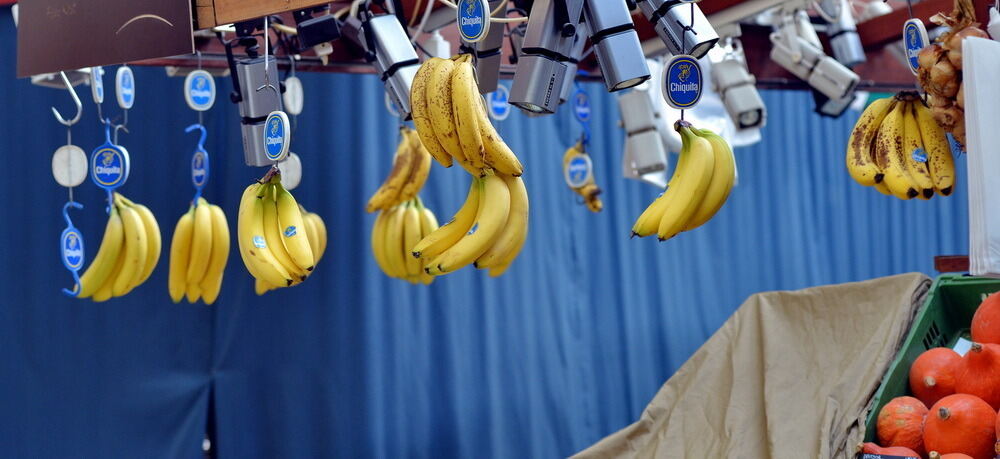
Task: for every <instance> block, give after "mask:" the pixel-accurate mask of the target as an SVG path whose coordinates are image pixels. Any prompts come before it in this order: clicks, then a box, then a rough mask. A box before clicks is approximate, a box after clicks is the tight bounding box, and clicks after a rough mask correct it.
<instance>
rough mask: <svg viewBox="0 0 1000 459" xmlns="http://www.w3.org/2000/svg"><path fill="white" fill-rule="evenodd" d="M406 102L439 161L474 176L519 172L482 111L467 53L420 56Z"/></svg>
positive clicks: (507, 148) (516, 163) (425, 142)
mask: <svg viewBox="0 0 1000 459" xmlns="http://www.w3.org/2000/svg"><path fill="white" fill-rule="evenodd" d="M410 106H411V113H412V115H413V124H414V125H415V126H416V127H417V133H418V134H419V136H420V140H421V141H422V143H423V145H424V146H425V147H426V148H427V151H428V152H430V154H431V156H433V157H434V159H436V160H437V161H438V162H439V163H441V165H442V166H444V167H451V166H452V164H454V163H456V162H457V163H458V164H459V165H460V166H461V167H462V168H464V169H465V170H466V171H468V172H469V173H470V174H472V175H473V176H476V177H482V176H483V174H484V171H485V170H486V169H493V170H495V171H496V172H498V173H501V174H504V175H510V176H515V177H517V176H520V175H521V173H522V172H523V167H522V166H521V162H520V161H519V160H518V159H517V156H515V155H514V152H512V151H511V150H510V148H509V147H508V146H507V144H506V143H504V141H503V139H502V138H500V135H499V134H498V133H497V131H496V129H494V128H493V124H492V123H491V122H490V119H489V117H488V116H487V115H486V107H485V106H484V104H483V98H482V97H481V96H480V95H479V85H478V83H476V78H475V74H474V71H473V68H472V62H471V58H470V55H468V54H463V55H461V56H456V57H453V58H451V59H441V58H436V57H435V58H431V59H429V60H427V61H426V62H424V63H423V65H421V66H420V69H419V70H417V74H416V76H415V77H414V78H413V86H412V89H411V91H410Z"/></svg>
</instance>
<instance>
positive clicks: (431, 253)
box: [413, 177, 482, 259]
mask: <svg viewBox="0 0 1000 459" xmlns="http://www.w3.org/2000/svg"><path fill="white" fill-rule="evenodd" d="M480 180H482V179H480V178H478V177H473V178H472V185H471V186H470V187H469V194H468V196H466V198H465V203H464V204H462V207H461V208H460V209H459V210H458V212H457V213H455V216H454V217H452V219H451V221H449V222H448V223H445V224H444V225H443V226H441V227H439V228H438V229H437V230H435V231H434V232H432V233H431V234H428V235H427V236H425V237H424V238H423V239H421V240H420V242H418V243H417V245H416V246H414V247H413V256H414V257H417V258H425V259H433V258H434V257H437V256H438V255H440V254H441V253H443V252H444V251H445V250H447V249H448V248H449V247H451V246H453V245H455V243H456V242H458V241H459V239H462V236H465V233H468V232H469V228H472V224H473V223H474V222H475V221H476V213H477V212H478V211H479V190H480V188H481V187H480V186H479V181H480Z"/></svg>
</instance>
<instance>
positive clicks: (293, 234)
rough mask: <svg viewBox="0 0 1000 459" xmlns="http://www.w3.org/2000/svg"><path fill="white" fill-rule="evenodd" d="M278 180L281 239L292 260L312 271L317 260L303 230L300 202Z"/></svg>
mask: <svg viewBox="0 0 1000 459" xmlns="http://www.w3.org/2000/svg"><path fill="white" fill-rule="evenodd" d="M276 182H277V183H275V188H274V201H275V203H276V204H277V206H278V221H279V222H281V240H282V242H284V243H285V244H284V245H285V250H287V251H288V255H289V256H291V257H292V261H294V262H295V264H296V265H298V266H299V268H302V269H304V270H305V271H306V272H307V273H309V272H312V270H313V267H315V266H316V260H314V259H313V254H312V249H311V248H309V238H308V237H307V236H306V235H305V234H303V232H302V231H301V229H302V225H303V223H302V212H301V211H299V203H298V202H296V201H295V197H294V196H292V194H291V193H289V192H288V190H286V189H285V187H284V186H282V185H281V182H280V181H276Z"/></svg>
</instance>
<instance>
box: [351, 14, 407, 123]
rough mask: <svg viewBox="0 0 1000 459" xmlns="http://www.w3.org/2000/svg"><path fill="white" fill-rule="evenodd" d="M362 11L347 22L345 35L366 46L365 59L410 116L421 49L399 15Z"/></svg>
mask: <svg viewBox="0 0 1000 459" xmlns="http://www.w3.org/2000/svg"><path fill="white" fill-rule="evenodd" d="M361 15H362V16H364V17H363V18H357V17H351V18H348V19H347V20H346V21H345V22H344V25H343V26H344V29H345V32H344V36H345V37H347V38H348V39H350V40H352V41H353V42H354V43H355V44H357V45H359V46H361V47H362V48H364V50H365V60H367V61H368V62H370V63H371V64H372V66H374V67H375V72H376V73H377V74H378V75H379V77H380V78H381V80H382V82H383V83H385V90H386V92H387V93H388V94H389V98H390V99H392V103H393V104H395V105H396V108H397V109H399V113H401V114H402V116H403V117H404V118H407V119H409V117H410V87H411V86H412V85H413V77H414V76H415V75H416V74H417V68H419V67H420V59H419V58H418V57H417V51H416V50H415V49H413V44H412V43H410V38H409V37H407V35H406V30H405V29H403V25H402V24H400V22H399V19H398V18H397V17H396V16H395V15H391V14H382V15H378V16H373V15H372V14H371V12H369V11H363V12H361Z"/></svg>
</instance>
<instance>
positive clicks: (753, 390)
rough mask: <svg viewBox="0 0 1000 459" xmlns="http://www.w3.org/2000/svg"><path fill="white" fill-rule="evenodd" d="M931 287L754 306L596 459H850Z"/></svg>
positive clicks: (829, 293) (816, 294)
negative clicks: (886, 376)
mask: <svg viewBox="0 0 1000 459" xmlns="http://www.w3.org/2000/svg"><path fill="white" fill-rule="evenodd" d="M929 287H930V280H929V279H928V278H927V276H925V275H923V274H918V273H910V274H901V275H897V276H891V277H884V278H879V279H873V280H869V281H864V282H856V283H849V284H840V285H832V286H824V287H814V288H809V289H805V290H799V291H793V292H768V293H759V294H756V295H753V296H751V297H750V298H749V299H748V300H747V301H746V302H745V303H743V305H742V306H740V308H739V309H738V310H737V311H736V313H735V314H733V316H732V317H730V318H729V320H728V321H726V323H725V324H724V325H723V326H722V328H721V329H719V331H717V332H716V333H715V334H714V335H713V336H712V337H711V338H710V339H709V340H708V342H706V343H705V344H704V345H703V346H702V347H701V349H699V350H698V351H697V352H696V353H695V354H694V355H693V356H692V357H691V358H690V359H689V360H688V361H687V362H686V363H685V364H684V365H683V366H681V368H680V369H679V370H678V371H677V373H675V374H674V376H672V377H671V378H670V379H669V380H668V381H667V382H666V384H664V385H663V387H661V388H660V391H659V392H658V393H657V394H656V396H655V397H654V398H653V400H652V401H651V402H650V403H649V405H647V406H646V409H645V410H644V411H643V413H642V417H641V418H640V419H639V420H638V421H637V422H635V423H634V424H632V425H630V426H628V427H626V428H624V429H622V430H621V431H619V432H617V433H614V434H612V435H610V436H608V437H607V438H605V439H603V440H601V441H600V442H598V443H597V444H595V445H593V446H591V447H590V448H588V449H586V450H584V451H582V452H581V453H579V454H577V455H576V456H575V457H577V458H579V459H592V458H619V457H620V458H626V457H627V458H634V457H644V458H645V457H657V458H686V457H742V458H751V457H772V458H802V457H817V458H832V457H836V458H845V459H846V458H853V457H854V455H855V453H856V448H857V445H858V444H859V443H861V441H862V439H863V438H864V428H865V427H864V426H865V417H866V414H867V411H868V410H869V408H870V406H869V405H870V403H871V398H872V395H873V394H874V393H875V391H876V389H878V387H879V384H880V383H881V381H882V376H883V375H884V374H885V372H886V370H887V368H888V367H889V364H890V363H891V362H892V360H893V358H894V357H895V356H896V353H897V352H898V351H899V348H900V345H901V344H902V342H903V339H904V338H905V337H906V334H907V331H908V330H909V329H910V323H911V322H912V320H913V317H914V316H915V314H916V312H917V310H918V308H919V307H920V305H921V304H923V299H924V296H925V295H926V294H927V291H928V289H929Z"/></svg>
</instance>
